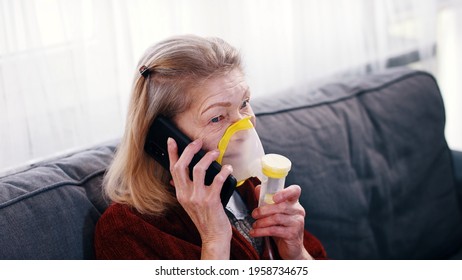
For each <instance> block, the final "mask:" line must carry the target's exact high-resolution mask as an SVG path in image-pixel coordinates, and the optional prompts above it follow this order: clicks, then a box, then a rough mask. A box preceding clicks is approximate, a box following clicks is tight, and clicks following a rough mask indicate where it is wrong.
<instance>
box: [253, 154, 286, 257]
mask: <svg viewBox="0 0 462 280" xmlns="http://www.w3.org/2000/svg"><path fill="white" fill-rule="evenodd" d="M261 166H262V172H263V175H264V176H265V178H263V180H262V183H261V189H260V198H259V201H258V206H259V207H260V206H264V205H267V204H274V201H273V196H274V194H275V193H276V192H278V191H280V190H282V189H284V184H285V180H286V176H287V174H288V173H289V171H290V168H291V166H292V163H291V162H290V160H289V159H288V158H286V157H285V156H282V155H278V154H267V155H264V156H263V157H262V158H261ZM264 239H265V245H266V248H267V249H268V254H269V259H270V260H273V259H274V256H273V250H272V248H271V242H270V237H269V236H265V238H264Z"/></svg>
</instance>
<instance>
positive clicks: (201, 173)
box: [167, 138, 232, 259]
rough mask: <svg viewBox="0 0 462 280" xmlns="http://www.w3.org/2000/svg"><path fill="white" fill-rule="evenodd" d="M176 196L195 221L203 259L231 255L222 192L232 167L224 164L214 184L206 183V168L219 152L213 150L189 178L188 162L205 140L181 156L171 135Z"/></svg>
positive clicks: (228, 226)
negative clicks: (208, 184)
mask: <svg viewBox="0 0 462 280" xmlns="http://www.w3.org/2000/svg"><path fill="white" fill-rule="evenodd" d="M167 145H168V156H169V159H170V173H171V174H172V178H173V182H174V186H175V189H176V197H177V199H178V202H179V203H180V204H181V206H182V207H183V208H184V209H185V211H186V212H187V213H188V215H189V217H190V218H191V220H192V221H193V222H194V224H195V225H196V228H197V229H198V231H199V234H200V236H201V239H202V255H201V259H229V257H230V247H231V236H232V229H231V224H230V222H229V220H228V217H227V216H226V213H225V211H224V209H223V206H222V204H221V199H220V192H221V189H222V187H223V183H224V182H225V180H226V178H227V177H228V176H229V175H230V174H231V172H232V167H231V166H229V165H225V166H223V167H222V169H221V171H220V172H219V173H218V175H217V176H215V178H214V180H213V182H212V184H211V185H210V186H206V185H205V184H204V179H205V172H206V170H207V169H208V167H209V166H210V164H211V163H212V162H213V161H214V160H216V159H217V157H218V155H219V152H218V151H217V150H213V151H210V152H208V153H206V155H205V156H204V157H203V158H202V159H201V160H200V161H199V162H198V163H197V164H196V165H195V166H194V168H193V180H191V179H190V178H189V167H188V166H189V164H190V162H191V160H192V158H193V156H194V155H195V154H196V153H197V152H198V151H199V150H200V149H201V148H202V141H201V140H200V139H197V140H195V141H193V142H192V143H190V144H189V145H188V146H187V147H186V148H185V150H184V151H183V153H182V154H181V156H178V146H177V144H176V142H175V140H173V139H172V138H169V139H168V141H167Z"/></svg>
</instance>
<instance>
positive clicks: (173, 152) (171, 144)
mask: <svg viewBox="0 0 462 280" xmlns="http://www.w3.org/2000/svg"><path fill="white" fill-rule="evenodd" d="M167 151H168V159H169V161H170V168H172V166H173V165H175V164H176V162H177V161H178V145H177V144H176V141H175V140H174V139H173V138H170V137H169V138H168V139H167Z"/></svg>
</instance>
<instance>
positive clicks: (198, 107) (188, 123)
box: [173, 69, 255, 151]
mask: <svg viewBox="0 0 462 280" xmlns="http://www.w3.org/2000/svg"><path fill="white" fill-rule="evenodd" d="M191 94H193V98H192V100H193V101H192V104H191V106H190V107H189V109H188V110H186V111H184V112H182V113H180V114H178V115H176V116H175V117H174V118H173V121H174V122H175V124H176V125H177V126H178V128H179V129H180V130H181V131H183V132H184V133H185V134H186V135H187V136H188V137H189V138H191V139H192V140H195V139H202V140H203V146H202V149H204V150H206V151H210V150H213V149H216V148H217V146H218V142H219V141H220V139H221V138H222V136H223V134H224V133H225V131H226V129H227V128H228V127H229V126H230V125H231V124H233V123H235V122H236V121H238V120H240V119H242V118H244V117H247V116H251V117H252V118H251V120H252V122H253V123H254V125H255V115H254V113H253V111H252V108H251V107H250V103H249V100H250V91H249V87H248V85H247V83H246V82H245V79H244V75H243V74H242V73H241V71H239V70H237V69H235V70H233V71H231V72H229V73H227V74H225V75H223V76H218V77H215V78H212V79H209V80H206V81H205V82H204V83H203V84H202V85H201V86H199V87H197V88H195V89H194V90H192V92H191Z"/></svg>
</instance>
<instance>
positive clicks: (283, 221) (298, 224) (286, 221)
mask: <svg viewBox="0 0 462 280" xmlns="http://www.w3.org/2000/svg"><path fill="white" fill-rule="evenodd" d="M272 226H284V227H287V228H289V227H295V228H303V227H304V226H305V219H304V217H302V216H299V215H285V214H275V215H271V216H268V217H265V218H261V219H258V220H256V221H255V222H254V223H253V224H252V227H253V228H265V227H272Z"/></svg>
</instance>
